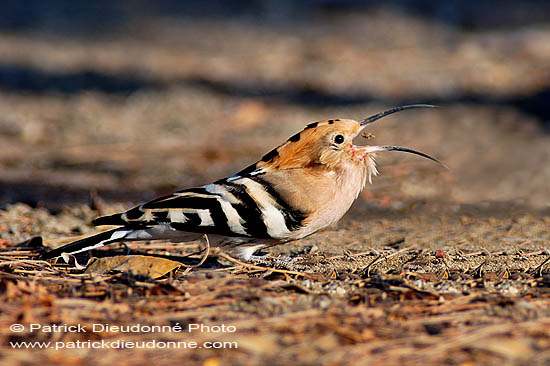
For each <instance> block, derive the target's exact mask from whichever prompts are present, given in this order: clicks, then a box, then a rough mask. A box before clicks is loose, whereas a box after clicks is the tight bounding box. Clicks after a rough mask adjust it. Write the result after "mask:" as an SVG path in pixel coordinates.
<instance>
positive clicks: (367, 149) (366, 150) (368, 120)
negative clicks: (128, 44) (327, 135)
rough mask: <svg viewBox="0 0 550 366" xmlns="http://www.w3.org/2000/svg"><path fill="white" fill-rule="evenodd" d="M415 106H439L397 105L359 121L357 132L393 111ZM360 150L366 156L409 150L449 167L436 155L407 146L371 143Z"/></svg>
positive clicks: (422, 105) (429, 105) (424, 106)
mask: <svg viewBox="0 0 550 366" xmlns="http://www.w3.org/2000/svg"><path fill="white" fill-rule="evenodd" d="M415 108H437V107H436V106H434V105H431V104H410V105H404V106H401V107H395V108H392V109H388V110H387V111H384V112H381V113H378V114H375V115H373V116H370V117H367V118H365V119H363V120H361V121H359V124H360V125H361V128H360V129H359V131H358V132H357V135H358V134H359V133H360V132H361V131H362V130H363V129H364V128H365V127H366V126H367V125H368V124H370V123H373V122H375V121H377V120H379V119H380V118H384V117H386V116H389V115H390V114H393V113H396V112H401V111H404V110H407V109H415ZM360 150H361V153H362V154H364V156H367V155H368V154H370V153H375V152H381V151H402V152H408V153H410V154H415V155H419V156H422V157H424V158H426V159H430V160H432V161H435V162H436V163H438V164H441V165H442V166H444V167H445V168H447V166H446V165H445V164H443V163H442V162H441V161H439V160H437V159H436V158H434V157H432V156H430V155H428V154H424V153H423V152H420V151H416V150H412V149H409V148H406V147H401V146H369V145H366V146H362V147H361V148H360Z"/></svg>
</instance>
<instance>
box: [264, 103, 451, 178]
mask: <svg viewBox="0 0 550 366" xmlns="http://www.w3.org/2000/svg"><path fill="white" fill-rule="evenodd" d="M430 107H433V106H431V105H426V104H414V105H407V106H402V107H396V108H393V109H389V110H387V111H384V112H382V113H378V114H376V115H374V116H371V117H368V118H365V119H363V120H360V121H356V120H352V119H329V120H325V121H319V122H313V123H310V124H309V125H307V126H306V127H305V128H304V129H303V130H302V131H300V132H298V133H297V134H295V135H293V136H292V137H290V138H289V139H288V140H287V141H286V142H285V143H284V144H282V145H281V146H279V147H277V148H276V149H273V150H271V151H270V152H269V153H267V154H266V155H264V156H263V157H262V160H261V161H260V162H259V163H258V166H257V167H256V168H262V169H292V168H307V167H325V168H327V169H338V168H339V167H346V166H349V165H350V164H352V165H362V166H366V167H367V168H368V173H369V178H370V176H371V175H376V174H377V171H376V165H375V163H374V154H375V153H377V152H383V151H402V152H408V153H411V154H416V155H420V156H422V157H425V158H428V159H430V160H433V161H435V162H437V163H439V164H441V165H444V164H443V163H441V162H440V161H439V160H437V159H436V158H434V157H431V156H429V155H427V154H424V153H422V152H419V151H415V150H412V149H409V148H405V147H400V146H391V145H385V146H373V145H364V146H360V145H354V144H353V139H354V138H355V137H357V136H358V135H359V134H360V133H361V132H362V131H363V130H364V129H365V127H366V126H367V125H368V124H370V123H373V122H375V121H376V120H379V119H380V118H383V117H385V116H387V115H390V114H392V113H396V112H399V111H403V110H406V109H413V108H430Z"/></svg>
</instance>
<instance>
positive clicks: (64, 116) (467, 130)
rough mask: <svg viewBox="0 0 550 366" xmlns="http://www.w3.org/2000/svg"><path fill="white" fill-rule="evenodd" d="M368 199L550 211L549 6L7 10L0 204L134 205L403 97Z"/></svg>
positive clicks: (142, 5)
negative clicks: (400, 149) (327, 122)
mask: <svg viewBox="0 0 550 366" xmlns="http://www.w3.org/2000/svg"><path fill="white" fill-rule="evenodd" d="M417 102H418V103H432V104H437V105H438V106H440V107H441V108H439V109H436V110H432V109H430V110H415V111H407V112H403V113H401V114H397V115H393V116H392V117H389V118H386V119H384V120H381V121H379V122H377V123H376V124H375V125H373V126H372V128H371V129H370V130H369V131H370V132H372V133H373V134H374V135H375V136H376V137H375V139H373V140H371V141H370V142H369V143H372V144H381V145H385V144H395V145H401V146H406V147H410V148H413V149H418V150H420V151H423V152H426V153H429V154H431V155H434V156H436V157H438V158H439V159H441V160H442V161H444V162H445V163H446V164H447V165H448V166H449V167H450V170H449V171H446V170H444V169H441V168H440V167H439V166H437V165H435V164H433V163H431V162H429V161H428V160H425V159H419V158H417V157H413V156H408V155H407V154H399V153H388V154H385V155H383V156H380V158H379V159H378V161H379V163H380V171H381V176H380V177H378V178H376V179H375V180H374V182H373V183H374V184H373V185H371V186H369V187H367V189H366V190H365V192H364V193H363V194H362V196H361V197H362V199H363V200H366V202H369V203H368V204H369V205H374V206H382V207H396V208H399V207H400V206H402V205H403V204H405V203H407V202H444V203H447V202H449V203H452V204H471V205H480V204H481V205H486V204H491V203H494V202H499V204H504V206H499V207H506V205H516V206H517V205H522V206H523V207H528V208H533V209H547V208H548V207H549V204H550V2H548V1H543V0H540V1H537V0H528V1H508V0H504V1H490V0H478V1H475V2H474V1H460V0H442V1H428V0H419V1H413V0H400V1H399V0H394V1H357V0H342V1H330V0H304V1H288V0H249V1H239V2H228V1H221V0H219V1H200V2H193V1H175V0H172V1H170V0H164V1H154V2H152V1H145V0H135V1H118V0H96V1H62V0H49V1H41V0H3V1H2V5H1V11H0V146H1V148H0V208H5V207H7V205H8V204H10V203H14V202H24V203H27V204H28V205H30V206H31V207H46V208H47V209H49V210H51V211H52V212H54V213H55V212H57V211H59V210H60V209H61V207H62V206H63V205H72V204H80V203H87V202H89V201H90V196H91V195H92V193H93V192H96V193H97V194H98V195H99V196H100V197H102V198H103V199H104V200H105V201H107V202H127V203H128V204H131V203H137V202H139V201H141V200H145V199H150V198H154V197H155V196H156V195H158V194H163V193H168V192H171V191H173V190H176V189H182V188H186V187H189V186H192V185H201V184H205V183H208V182H210V181H211V180H213V179H217V178H221V177H224V176H226V175H230V174H232V173H233V172H235V171H237V170H238V169H240V168H243V167H244V166H246V165H248V164H250V163H252V162H254V161H256V160H257V159H258V158H259V157H260V156H261V155H262V154H264V153H265V152H267V151H269V150H270V149H271V148H273V147H275V146H277V145H278V144H280V143H281V142H283V141H284V140H285V139H286V138H287V137H289V136H291V135H292V134H294V133H295V132H297V131H299V130H300V129H302V128H303V127H304V126H305V125H306V124H307V123H310V122H312V121H316V120H322V119H328V118H354V119H359V118H364V117H366V116H368V115H371V114H375V113H377V112H380V111H382V110H383V109H386V108H389V107H392V106H396V105H401V104H408V103H417Z"/></svg>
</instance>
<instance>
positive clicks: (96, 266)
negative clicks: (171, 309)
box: [85, 255, 181, 278]
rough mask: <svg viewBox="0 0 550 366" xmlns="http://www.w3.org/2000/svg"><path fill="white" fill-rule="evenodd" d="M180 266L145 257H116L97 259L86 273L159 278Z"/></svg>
mask: <svg viewBox="0 0 550 366" xmlns="http://www.w3.org/2000/svg"><path fill="white" fill-rule="evenodd" d="M180 265H181V263H179V262H175V261H172V260H169V259H165V258H158V257H149V256H145V255H127V256H117V257H106V258H98V259H96V260H95V261H94V262H92V263H91V264H90V265H89V266H88V268H86V271H85V272H86V273H98V274H103V273H107V272H109V271H121V272H128V273H132V274H134V275H143V276H149V277H151V278H159V277H162V276H164V275H165V274H167V273H168V272H170V271H173V270H174V269H176V268H178V267H179V266H180Z"/></svg>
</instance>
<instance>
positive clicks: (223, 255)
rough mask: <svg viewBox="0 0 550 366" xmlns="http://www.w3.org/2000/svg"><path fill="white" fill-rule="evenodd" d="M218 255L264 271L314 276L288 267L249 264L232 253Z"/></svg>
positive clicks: (243, 265)
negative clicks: (231, 254)
mask: <svg viewBox="0 0 550 366" xmlns="http://www.w3.org/2000/svg"><path fill="white" fill-rule="evenodd" d="M218 255H219V256H220V257H222V258H225V259H227V260H228V261H230V262H233V263H236V264H238V265H240V266H242V267H246V268H251V269H258V270H263V271H272V272H277V273H284V274H293V275H297V276H303V277H307V278H312V276H311V275H310V274H308V273H304V272H298V271H290V270H286V269H276V268H271V267H261V266H256V265H254V264H248V263H244V262H241V261H240V260H238V259H235V258H233V257H231V256H230V255H228V254H225V253H220V254H218Z"/></svg>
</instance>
